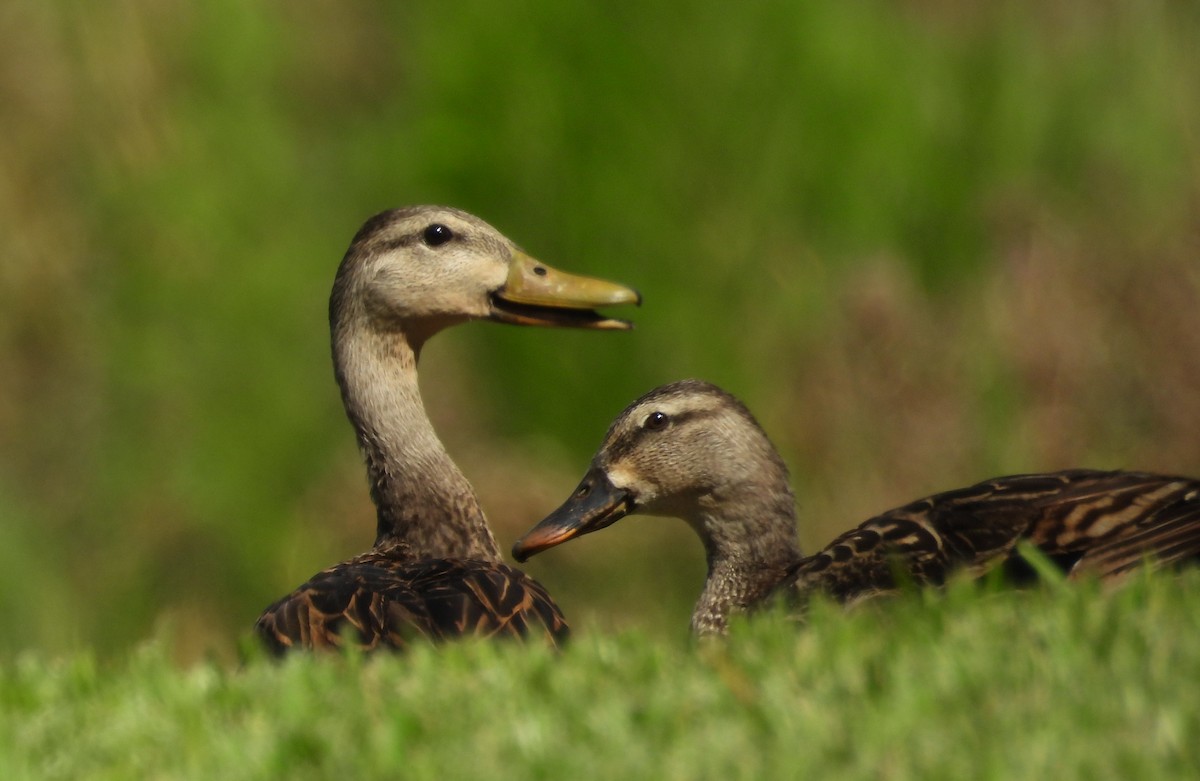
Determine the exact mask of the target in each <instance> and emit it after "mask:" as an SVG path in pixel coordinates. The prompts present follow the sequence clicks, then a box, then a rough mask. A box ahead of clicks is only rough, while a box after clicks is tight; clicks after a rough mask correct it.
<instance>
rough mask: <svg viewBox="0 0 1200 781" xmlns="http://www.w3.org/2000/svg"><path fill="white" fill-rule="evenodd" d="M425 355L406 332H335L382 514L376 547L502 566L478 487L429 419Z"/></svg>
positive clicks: (338, 361) (349, 405) (350, 407)
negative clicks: (422, 377)
mask: <svg viewBox="0 0 1200 781" xmlns="http://www.w3.org/2000/svg"><path fill="white" fill-rule="evenodd" d="M419 349H420V345H419V343H417V344H413V343H410V339H409V337H408V336H407V335H406V334H405V333H404V332H403V331H400V330H393V331H389V332H385V333H381V332H378V331H373V330H370V329H369V328H366V327H358V328H354V327H349V326H347V325H346V324H344V323H343V324H336V323H335V326H334V333H333V356H334V370H335V372H336V374H337V380H338V385H339V386H341V390H342V401H343V403H344V404H345V406H346V414H347V415H348V416H349V417H350V422H351V424H353V426H354V430H355V432H356V433H357V435H358V445H359V449H360V450H361V451H362V454H363V458H364V460H365V461H366V464H367V476H368V478H369V480H370V484H371V498H372V500H374V502H375V507H376V511H377V513H378V525H377V529H376V538H375V545H376V547H378V546H380V545H383V544H386V543H391V542H395V541H402V542H405V543H407V544H408V545H409V546H410V547H411V550H412V552H413V555H414V556H415V557H417V558H469V559H482V560H486V561H500V560H501V558H500V550H499V548H498V547H497V545H496V540H495V538H494V537H493V536H492V532H491V530H490V529H489V528H488V525H487V521H486V519H485V518H484V515H483V510H482V508H481V507H480V506H479V500H478V499H477V498H476V496H475V492H474V490H472V488H471V484H470V483H469V482H467V478H466V477H465V476H464V475H463V473H462V472H461V471H459V469H458V467H457V466H456V465H455V464H454V461H453V460H451V458H450V455H449V454H448V453H447V452H446V449H445V447H444V446H443V445H442V443H441V440H439V439H438V437H437V434H436V433H435V432H434V430H433V424H432V423H430V421H429V416H428V415H427V414H426V413H425V406H424V404H423V403H422V402H421V394H420V391H419V389H418V388H417V354H418V351H419Z"/></svg>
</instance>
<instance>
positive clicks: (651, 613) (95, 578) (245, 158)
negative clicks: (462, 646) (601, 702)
mask: <svg viewBox="0 0 1200 781" xmlns="http://www.w3.org/2000/svg"><path fill="white" fill-rule="evenodd" d="M0 19H3V21H4V29H5V30H6V31H7V33H6V36H5V37H6V40H5V46H4V47H0V63H2V67H0V123H2V124H3V127H4V128H5V132H4V136H3V141H0V170H3V176H2V177H0V221H2V222H0V375H2V376H3V378H4V379H3V380H2V381H0V608H2V610H0V615H2V616H4V619H3V624H2V625H0V649H2V650H4V651H12V650H13V649H16V648H20V647H27V646H38V647H43V648H46V649H50V650H53V651H61V650H64V649H68V648H73V647H78V646H87V647H94V648H96V649H97V650H98V651H99V652H100V653H102V654H108V653H111V652H114V651H117V650H121V649H124V648H126V647H128V646H130V645H131V644H133V643H135V642H137V641H139V640H141V639H143V638H144V637H146V636H147V635H148V634H151V633H152V632H153V631H154V627H155V626H158V625H162V624H166V625H169V626H171V627H173V629H174V636H175V637H176V642H177V644H178V650H177V653H178V654H179V655H180V656H181V657H183V658H194V657H196V656H198V655H201V654H204V653H209V652H215V653H218V654H222V655H227V654H229V653H230V651H231V649H232V648H233V645H234V641H235V639H236V638H237V636H238V635H239V633H242V632H244V631H245V630H246V628H247V627H248V626H249V625H250V624H251V623H252V622H253V620H254V618H255V617H256V615H257V613H258V611H259V610H260V609H261V608H262V607H263V606H264V605H266V604H267V603H268V602H269V601H271V600H272V599H274V598H275V597H276V596H278V595H279V594H281V593H283V592H284V591H285V590H287V589H289V588H291V587H292V586H294V585H296V584H297V583H299V582H300V581H301V580H302V579H304V578H306V577H307V576H308V575H310V574H311V573H312V572H314V571H315V570H317V569H318V568H320V567H323V566H325V565H327V564H330V563H332V562H334V561H337V560H339V559H341V558H343V557H345V556H347V555H349V554H351V553H353V552H356V551H358V550H361V549H363V548H364V547H365V546H366V545H367V544H368V543H369V542H370V540H371V536H372V529H373V520H372V514H371V510H370V506H369V503H368V500H367V497H366V491H365V482H364V479H363V476H362V470H361V467H360V465H359V462H358V455H357V453H356V451H355V448H354V444H353V437H352V435H351V432H350V429H349V427H348V426H347V425H346V423H345V420H344V416H343V414H342V412H341V409H340V403H339V400H338V397H337V393H336V388H335V386H334V383H333V381H332V376H331V372H330V362H329V357H328V343H327V340H328V335H327V325H326V322H325V307H326V297H327V295H328V289H329V285H330V282H331V280H332V275H333V271H334V269H335V267H336V264H337V261H338V260H339V258H340V256H341V253H342V252H343V250H344V248H345V245H346V243H347V242H348V241H349V239H350V237H351V236H352V235H353V233H354V231H355V230H356V228H357V227H358V225H359V224H360V223H361V221H362V220H363V219H365V218H366V217H367V216H369V215H370V214H372V213H373V212H375V211H378V210H380V209H383V208H386V207H390V206H396V205H401V204H406V203H419V202H440V203H448V204H453V205H455V206H459V207H462V208H465V209H468V210H470V211H473V212H475V213H477V214H479V215H481V216H482V217H484V218H485V219H487V220H488V221H489V222H492V223H493V224H495V225H496V226H497V227H499V228H500V229H501V230H503V231H505V232H506V233H507V234H508V235H510V236H511V237H513V238H514V239H515V240H516V241H518V242H520V243H521V244H523V245H524V246H525V247H526V248H527V249H529V250H530V251H531V252H532V253H533V254H535V255H537V256H538V257H541V258H542V259H544V260H546V261H547V262H549V263H552V264H554V265H557V266H560V267H562V268H565V269H570V270H576V271H581V272H585V273H587V272H590V273H594V274H601V275H605V276H608V277H612V278H615V279H620V280H622V281H625V282H628V283H631V284H634V285H637V286H638V287H639V288H641V290H642V291H643V293H644V294H645V298H646V305H645V307H644V309H643V311H641V312H639V313H637V315H636V319H637V322H638V330H636V331H635V332H633V333H632V334H618V335H612V334H594V333H579V332H557V331H539V332H534V331H530V330H526V329H504V328H495V327H492V326H486V325H472V326H469V327H464V328H461V329H457V330H455V331H453V332H451V333H448V334H445V335H443V336H441V337H439V339H437V340H436V341H435V342H434V344H433V346H432V347H431V348H430V349H428V350H426V352H425V355H424V356H423V365H422V377H423V380H422V381H423V384H424V387H425V389H426V395H427V398H428V401H429V407H430V411H431V414H432V415H433V417H434V418H435V422H436V423H437V425H438V427H439V431H440V432H442V433H443V437H444V439H445V441H446V442H447V444H448V446H449V447H450V449H451V452H452V453H453V454H454V456H455V457H456V458H457V459H458V460H459V462H460V463H461V464H462V466H463V468H464V470H465V471H466V472H467V475H468V477H470V478H471V479H472V481H473V482H474V483H475V485H476V487H477V489H478V490H479V493H480V495H481V497H482V499H483V502H484V505H485V507H486V508H487V510H488V512H489V515H490V517H491V519H492V520H493V522H494V525H495V528H496V529H497V533H498V536H499V538H500V540H501V542H502V544H503V545H507V544H509V543H511V541H512V540H513V539H514V538H515V537H516V536H517V535H518V534H519V533H520V532H521V531H523V530H524V529H525V528H526V527H528V526H529V525H530V524H531V523H533V522H534V521H536V520H538V519H540V518H541V517H542V515H543V514H544V513H545V512H547V511H548V510H550V509H552V508H553V507H554V506H555V505H556V504H557V502H558V501H559V500H560V499H561V498H563V497H565V495H566V494H567V492H569V490H570V489H571V488H572V487H573V486H574V484H575V481H576V480H577V478H578V477H579V475H580V474H582V470H583V468H584V467H585V465H586V463H587V460H588V459H589V457H590V454H591V451H592V448H593V447H595V445H596V444H598V442H599V438H600V435H601V434H602V432H603V431H604V429H605V428H606V426H607V424H608V422H609V421H610V419H611V418H612V417H613V416H614V415H615V414H616V413H617V412H618V411H620V409H622V408H623V407H624V405H625V404H626V403H627V402H628V401H630V400H631V399H633V398H634V397H635V396H637V395H639V394H640V393H642V392H644V391H646V390H648V389H649V388H650V387H652V386H654V385H656V384H658V383H660V382H664V381H668V380H673V379H678V378H681V377H685V376H697V377H703V378H705V379H709V380H712V381H715V382H718V383H720V384H722V385H724V386H726V387H727V388H728V389H730V390H731V391H734V392H735V393H737V394H739V395H740V396H742V397H743V398H744V399H745V400H746V401H747V403H748V404H749V405H750V406H751V408H752V409H754V410H755V411H756V413H757V414H758V416H759V418H760V420H761V421H762V422H763V423H764V425H765V426H766V427H767V429H768V430H769V431H770V432H771V433H772V435H773V437H774V439H775V441H776V442H777V444H778V445H779V446H780V448H781V449H782V451H783V452H784V454H785V456H786V457H787V459H788V462H789V463H790V464H791V466H792V468H793V472H794V474H795V480H796V485H797V494H798V497H799V501H800V503H801V512H802V518H803V519H804V522H805V526H804V528H803V529H802V539H803V541H804V542H805V544H807V545H809V546H812V545H814V544H817V543H819V542H821V541H823V540H825V539H827V538H828V537H829V536H830V535H832V534H833V533H834V532H835V531H837V530H839V529H840V528H843V527H845V526H848V525H850V524H851V523H853V522H856V521H858V520H860V519H861V518H863V517H865V516H866V515H868V514H870V513H872V512H877V511H879V510H881V509H884V508H885V507H888V506H891V505H893V504H896V503H899V502H902V501H905V500H908V499H911V498H914V497H916V496H918V495H921V494H925V493H929V492H931V491H935V490H940V489H945V488H949V487H953V486H955V485H959V484H963V483H966V482H968V481H974V480H976V479H980V478H983V477H986V476H989V475H993V474H998V473H1003V472H1014V471H1037V470H1046V469H1055V468H1062V467H1067V466H1084V465H1088V466H1097V467H1131V468H1141V469H1154V470H1161V471H1168V472H1182V473H1197V472H1200V438H1198V437H1197V436H1196V432H1197V431H1200V306H1197V302H1198V301H1200V262H1198V261H1200V220H1198V218H1200V103H1198V102H1197V101H1196V96H1197V95H1200V6H1198V5H1196V4H1194V3H1178V2H1166V1H1165V0H1164V1H1161V2H1156V1H1154V0H1151V1H1150V2H1145V3H1139V4H1125V3H1116V2H1098V3H1097V2H1092V3H1083V2H1073V1H1072V0H1061V1H1057V2H1050V3H1033V2H1016V1H1013V2H1001V3H992V4H983V5H981V7H978V8H973V9H966V8H960V7H959V6H958V5H956V4H952V3H936V2H880V1H878V0H876V1H874V2H863V3H846V4H815V3H813V4H797V3H784V2H766V3H760V4H752V5H749V6H743V7H738V8H736V9H735V8H733V7H732V6H729V5H728V4H718V3H714V2H698V3H690V4H687V5H681V4H679V3H649V4H645V3H644V4H640V5H639V6H636V7H634V6H630V7H628V8H624V7H610V6H604V7H601V6H597V5H595V4H589V3H583V2H579V1H578V0H560V1H559V2H553V3H551V2H533V1H532V0H525V1H524V2H515V3H509V4H506V5H505V6H504V8H503V10H498V7H497V6H496V5H495V4H492V3H484V2H481V1H480V0H464V2H460V3H456V4H454V5H453V6H447V5H446V4H444V3H430V2H413V3H403V4H382V3H372V2H361V1H357V0H343V1H340V2H331V1H330V0H314V2H308V3H303V4H294V3H283V2H273V3H262V4H243V3H236V2H231V1H230V0H215V2H210V3H205V4H185V3H178V2H160V1H159V0H154V1H151V0H118V1H117V2H111V3H104V4H89V3H82V2H71V1H70V0H58V1H56V2H40V1H38V2H35V0H16V1H15V2H10V3H7V4H5V6H4V7H3V9H0ZM702 568H703V562H702V555H701V551H700V548H699V545H698V544H696V543H695V542H694V541H693V540H691V539H690V534H689V532H687V530H686V529H685V528H683V526H682V524H679V523H677V522H661V523H660V522H656V521H636V520H631V521H626V522H625V523H622V524H618V525H617V526H616V527H614V528H613V529H612V530H610V531H609V532H606V533H605V534H603V535H596V536H594V537H589V538H587V539H586V540H583V541H581V542H579V543H576V544H574V545H571V546H568V547H567V548H565V549H561V550H557V551H555V552H553V553H551V554H547V555H545V556H542V557H539V558H538V559H536V560H535V561H534V562H532V564H531V566H530V570H531V571H532V572H533V573H534V574H535V575H537V576H538V577H539V578H540V579H542V580H543V582H545V583H546V584H547V586H548V587H549V588H550V589H551V591H552V592H553V593H554V594H555V595H556V596H558V597H559V598H560V601H561V603H562V604H563V607H564V609H565V610H566V611H567V613H568V615H569V616H570V617H572V618H573V619H574V622H575V623H576V624H577V625H578V626H581V627H584V631H588V627H591V628H592V629H593V630H597V631H598V630H600V629H604V628H609V627H614V626H621V625H635V626H640V627H644V628H647V629H650V630H651V631H661V632H664V633H670V634H674V633H682V632H683V631H684V627H685V626H686V622H687V615H688V611H689V606H690V603H691V601H692V599H693V597H694V595H695V593H696V589H697V588H698V585H699V581H700V578H701V575H702Z"/></svg>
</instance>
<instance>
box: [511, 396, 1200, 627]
mask: <svg viewBox="0 0 1200 781" xmlns="http://www.w3.org/2000/svg"><path fill="white" fill-rule="evenodd" d="M633 513H646V514H650V515H668V516H676V517H679V518H682V519H684V520H685V521H686V522H687V523H688V524H689V525H690V526H691V527H692V528H693V529H694V530H695V531H696V533H697V534H699V535H700V538H701V540H702V541H703V542H704V549H705V552H706V554H707V559H708V577H707V579H706V581H705V584H704V588H703V591H702V593H701V595H700V599H699V601H698V602H697V603H696V607H695V610H694V612H693V614H692V630H693V631H694V632H695V633H697V634H702V635H703V634H722V633H724V632H725V630H726V626H727V623H728V619H729V617H730V616H731V615H732V614H735V613H740V612H745V611H748V610H752V609H754V608H755V607H758V606H760V605H762V604H763V603H765V602H766V601H768V600H769V599H771V598H773V597H777V596H779V597H783V598H785V599H788V600H789V601H792V602H793V603H794V604H796V605H803V604H805V603H806V601H807V599H808V598H809V597H810V596H811V595H812V594H814V593H824V594H826V595H829V596H830V597H832V598H833V599H835V600H838V601H842V602H849V601H855V600H858V599H862V598H866V597H870V596H873V595H876V594H880V593H885V592H889V591H893V590H895V589H896V588H898V586H899V584H900V582H902V581H905V580H907V581H911V582H914V583H917V584H939V583H942V582H943V581H944V580H945V578H946V577H947V576H948V575H949V574H950V573H952V572H954V571H960V570H965V571H974V572H979V573H981V572H983V571H985V570H987V569H989V568H990V567H992V566H996V565H1004V566H1007V567H1009V568H1011V569H1012V571H1014V572H1018V571H1019V570H1021V569H1022V567H1023V565H1024V559H1023V558H1022V557H1020V556H1019V555H1018V552H1017V544H1018V543H1019V542H1021V541H1028V543H1030V544H1032V545H1033V546H1036V548H1038V549H1040V551H1041V552H1042V553H1043V554H1044V555H1045V556H1046V557H1048V558H1049V559H1050V560H1051V561H1052V562H1054V563H1055V564H1057V565H1059V566H1061V567H1062V568H1063V571H1064V572H1065V573H1066V575H1067V577H1069V578H1076V577H1080V576H1084V575H1086V576H1091V577H1097V578H1101V579H1113V578H1118V577H1119V576H1120V575H1122V574H1123V573H1126V572H1128V571H1129V570H1131V569H1133V568H1135V567H1138V566H1140V565H1141V564H1143V563H1144V562H1153V563H1154V564H1155V565H1169V564H1174V563H1177V562H1181V561H1184V560H1188V559H1195V558H1197V557H1200V481H1198V480H1195V479H1192V478H1186V477H1169V476H1163V475H1155V474H1145V473H1140V472H1123V471H1114V472H1102V471H1094V470H1083V469H1080V470H1071V471H1064V472H1053V473H1048V474H1028V475H1013V476H1009V477H1000V478H996V479H993V480H986V481H984V482H981V483H978V484H977V485H973V486H970V487H968V488H961V489H958V490H954V491H947V492H945V493H939V494H935V495H933V496H929V497H926V498H924V499H919V500H917V501H915V502H912V503H910V504H907V505H905V506H903V507H899V508H897V509H894V510H889V511H888V512H885V513H882V514H880V515H877V516H875V517H874V518H871V519H869V520H867V521H865V522H864V523H862V524H860V525H859V526H857V527H855V528H854V529H851V530H850V531H848V532H846V533H845V534H843V535H841V536H840V537H838V538H837V539H835V540H833V542H831V543H829V544H828V545H826V546H825V547H824V548H823V549H821V550H820V551H818V552H817V553H815V554H813V555H811V556H804V555H802V554H801V552H800V548H799V546H798V544H797V542H796V514H795V502H794V499H793V496H792V491H791V488H790V487H789V484H788V473H787V468H786V467H785V466H784V463H783V460H782V459H781V458H780V456H779V454H778V452H777V451H776V450H775V448H774V447H773V446H772V444H771V442H770V441H769V440H768V439H767V436H766V434H765V433H764V432H763V430H762V428H761V427H760V426H759V425H758V423H757V422H756V421H755V419H754V417H753V416H752V415H751V414H750V412H749V411H748V410H747V409H746V407H745V406H744V405H743V404H742V403H741V402H740V401H738V400H737V399H736V398H734V397H733V396H731V395H730V394H728V393H726V392H725V391H723V390H721V389H720V388H717V387H715V386H713V385H711V384H708V383H705V382H700V381H697V380H685V381H682V382H677V383H673V384H670V385H665V386H662V387H660V388H657V389H655V390H653V391H651V392H650V393H648V394H646V395H645V396H643V397H642V398H640V399H638V400H637V401H635V402H634V403H633V404H632V405H630V406H629V407H628V408H627V409H626V410H625V411H624V412H622V413H621V415H620V416H619V417H618V418H617V419H616V421H615V422H614V423H613V424H612V427H611V428H609V430H608V433H607V434H606V435H605V437H604V443H603V445H602V446H601V448H600V450H599V452H598V453H597V454H596V456H595V458H594V459H593V461H592V464H591V468H590V469H589V471H588V472H587V474H586V476H585V477H584V478H583V481H582V482H581V483H580V484H579V487H578V488H577V489H576V490H575V492H574V494H572V496H571V497H570V498H569V499H568V500H567V501H566V502H565V503H564V504H563V505H562V506H561V507H559V508H558V509H557V510H556V511H555V512H554V513H552V514H551V515H550V516H548V517H547V518H546V519H545V520H543V521H542V522H541V523H540V524H538V525H537V526H536V527H535V528H533V529H532V530H530V531H529V533H528V534H526V535H525V537H524V538H522V539H521V540H519V541H518V542H517V543H516V545H514V546H513V556H514V557H516V559H517V560H518V561H525V560H526V559H527V558H528V557H530V556H532V555H533V554H535V553H538V552H539V551H542V550H545V549H547V548H550V547H553V546H555V545H558V544H559V543H562V542H566V541H567V540H570V539H572V538H574V537H578V536H580V535H582V534H587V533H589V532H593V531H597V530H599V529H603V528H605V527H606V526H609V525H610V524H612V523H614V522H616V521H617V520H619V519H620V518H622V517H624V516H626V515H630V514H633ZM1026 574H1028V573H1026Z"/></svg>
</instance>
